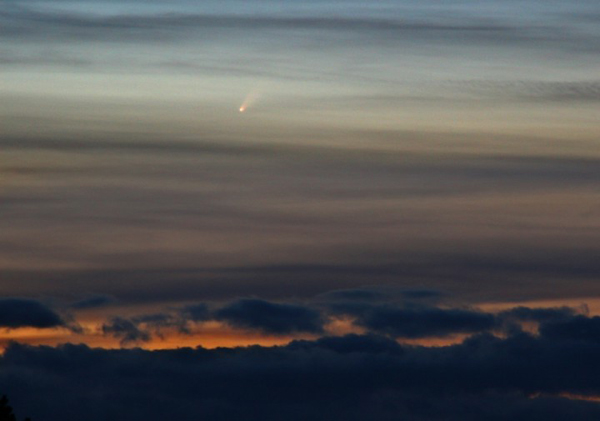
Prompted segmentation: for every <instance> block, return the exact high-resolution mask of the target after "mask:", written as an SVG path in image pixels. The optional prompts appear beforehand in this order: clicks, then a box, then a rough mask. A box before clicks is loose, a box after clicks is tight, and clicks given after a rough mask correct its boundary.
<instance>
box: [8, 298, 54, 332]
mask: <svg viewBox="0 0 600 421" xmlns="http://www.w3.org/2000/svg"><path fill="white" fill-rule="evenodd" d="M61 326H65V322H64V321H63V320H62V319H61V317H60V316H59V315H58V314H57V313H55V312H54V311H52V310H51V309H50V308H48V307H46V306H45V305H44V304H42V303H40V302H38V301H35V300H29V299H23V298H2V299H0V327H4V328H9V329H17V328H21V327H35V328H39V329H44V328H53V327H61Z"/></svg>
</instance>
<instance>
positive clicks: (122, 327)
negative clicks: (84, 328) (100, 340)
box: [102, 317, 151, 345]
mask: <svg viewBox="0 0 600 421" xmlns="http://www.w3.org/2000/svg"><path fill="white" fill-rule="evenodd" d="M102 332H103V333H104V334H105V335H112V336H114V337H115V338H117V339H120V340H121V345H127V344H129V343H133V342H148V341H149V340H150V338H151V335H150V333H148V332H147V331H145V330H142V329H141V328H140V327H139V324H138V323H136V322H135V321H134V320H129V319H125V318H123V317H112V318H111V319H110V321H109V322H108V323H105V324H103V325H102Z"/></svg>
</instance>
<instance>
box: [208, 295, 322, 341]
mask: <svg viewBox="0 0 600 421" xmlns="http://www.w3.org/2000/svg"><path fill="white" fill-rule="evenodd" d="M215 319H216V320H220V321H224V322H226V323H228V324H230V325H232V326H234V327H239V328H248V329H257V330H262V331H264V332H266V333H271V334H279V335H283V334H288V333H294V332H310V333H320V332H322V331H323V319H322V318H321V315H320V313H319V312H318V311H316V310H313V309H311V308H309V307H306V306H302V305H296V304H287V303H286V304H281V303H272V302H269V301H264V300H259V299H242V300H238V301H235V302H233V303H231V304H229V305H227V306H225V307H222V308H220V309H219V310H217V311H216V313H215Z"/></svg>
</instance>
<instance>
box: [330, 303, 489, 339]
mask: <svg viewBox="0 0 600 421" xmlns="http://www.w3.org/2000/svg"><path fill="white" fill-rule="evenodd" d="M332 311H333V312H334V313H335V314H343V315H350V316H354V317H355V318H356V320H355V323H356V324H358V325H359V326H362V327H365V328H366V329H368V330H369V331H371V332H378V333H384V334H389V335H391V336H393V337H398V338H413V339H414V338H425V337H444V336H448V335H452V334H456V333H477V332H482V331H487V330H490V329H492V328H494V327H495V326H496V318H495V316H494V315H492V314H489V313H483V312H479V311H475V310H463V309H441V308H436V307H422V306H417V307H405V306H393V305H390V304H384V305H364V304H361V303H358V304H339V305H334V306H332Z"/></svg>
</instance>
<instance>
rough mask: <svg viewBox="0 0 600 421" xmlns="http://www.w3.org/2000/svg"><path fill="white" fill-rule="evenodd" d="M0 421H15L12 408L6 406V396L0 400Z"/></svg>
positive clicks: (28, 420)
mask: <svg viewBox="0 0 600 421" xmlns="http://www.w3.org/2000/svg"><path fill="white" fill-rule="evenodd" d="M0 421H17V417H15V414H14V413H13V409H12V406H10V405H9V404H8V398H7V397H6V395H2V397H1V398H0ZM25 421H31V419H30V418H25Z"/></svg>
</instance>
